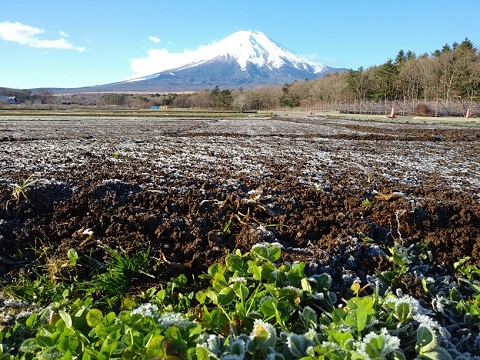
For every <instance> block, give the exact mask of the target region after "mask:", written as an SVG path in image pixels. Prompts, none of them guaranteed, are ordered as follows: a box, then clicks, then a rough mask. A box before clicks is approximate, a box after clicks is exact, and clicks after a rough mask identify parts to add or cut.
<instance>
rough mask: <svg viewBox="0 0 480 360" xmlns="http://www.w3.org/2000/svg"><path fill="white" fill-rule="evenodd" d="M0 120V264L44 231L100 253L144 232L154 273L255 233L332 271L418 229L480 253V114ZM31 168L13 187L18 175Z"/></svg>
mask: <svg viewBox="0 0 480 360" xmlns="http://www.w3.org/2000/svg"><path fill="white" fill-rule="evenodd" d="M3 121H4V122H8V124H9V126H10V127H11V128H13V130H11V133H12V134H11V136H14V137H15V139H16V141H9V142H8V145H7V144H5V147H4V149H3V151H2V152H0V165H1V166H2V167H3V169H4V171H3V172H2V174H1V176H0V205H1V209H0V254H1V255H2V258H1V259H0V276H2V277H9V276H15V274H16V273H17V272H18V271H19V270H20V269H21V268H23V267H25V266H28V264H29V263H31V262H32V261H34V260H35V257H36V256H37V255H36V253H35V251H33V250H32V249H33V248H34V247H35V245H36V243H37V241H39V240H41V241H42V242H43V243H48V244H51V245H52V247H51V250H50V254H49V256H50V257H51V258H65V257H66V253H67V251H68V249H70V248H75V249H77V251H78V252H79V253H80V254H88V255H90V256H97V257H98V258H103V257H104V256H105V253H104V249H103V247H102V246H100V244H106V245H108V246H110V247H112V248H116V247H121V248H122V249H124V250H125V251H128V252H134V251H139V250H141V249H146V248H148V247H150V248H151V250H152V253H153V255H154V257H155V258H156V259H158V261H159V266H158V267H157V270H156V273H155V274H154V275H155V276H156V277H157V279H158V280H161V279H166V280H167V279H169V278H170V277H171V276H175V275H177V274H179V273H180V272H189V273H192V274H197V275H198V274H200V273H202V272H205V271H206V270H207V268H208V267H209V266H210V265H212V264H213V263H216V262H219V261H221V260H222V259H223V258H224V257H225V255H226V254H227V253H229V252H232V251H234V250H235V249H240V250H242V251H249V250H250V249H251V247H252V246H253V245H254V244H255V243H258V242H262V241H267V242H278V243H280V244H281V245H282V246H283V260H287V261H305V262H306V263H307V264H308V271H310V272H321V271H322V272H323V271H326V272H328V273H330V274H331V275H332V277H333V280H334V285H335V284H336V285H335V286H343V285H344V284H345V283H351V282H352V281H353V280H354V279H360V280H364V279H365V278H366V276H367V275H368V274H372V273H374V272H375V271H376V270H378V269H381V268H382V267H385V262H386V260H385V255H386V253H387V252H388V247H390V246H392V245H393V244H394V242H401V243H402V244H404V245H406V246H408V245H410V244H414V243H423V242H425V241H427V242H428V244H429V249H430V250H431V251H432V253H433V258H434V261H435V263H436V264H438V265H441V266H447V265H452V264H453V262H455V261H457V260H458V259H460V258H462V257H465V256H471V257H472V258H473V259H474V260H475V261H476V264H477V265H480V201H479V199H480V196H479V178H480V177H479V172H478V171H479V170H478V163H480V161H479V160H480V159H479V154H478V151H477V149H478V140H479V138H478V137H477V136H476V135H477V134H478V129H475V128H466V129H456V128H449V127H432V126H421V125H415V126H412V125H401V124H395V125H392V124H373V123H372V124H370V123H369V124H364V123H356V122H347V121H339V120H336V121H327V120H324V119H312V118H308V119H307V118H305V119H302V118H296V119H294V120H293V119H238V120H224V119H216V120H176V121H173V120H169V121H167V120H157V121H152V120H151V119H148V120H142V119H116V120H111V119H110V120H108V119H83V120H78V119H77V120H75V121H74V122H68V121H65V122H63V123H61V124H60V123H58V122H55V121H53V120H51V122H48V121H44V122H43V123H42V125H43V127H42V128H39V127H38V123H37V122H36V121H32V123H31V124H29V123H28V122H26V123H25V121H23V122H21V123H20V122H15V120H14V119H13V120H3ZM29 126H30V127H29ZM52 127H54V128H57V129H61V130H62V131H57V132H55V131H50V130H52ZM29 129H36V131H35V132H31V131H30V130H29ZM127 130H128V132H127ZM52 134H58V135H57V136H53V135H52ZM80 134H81V135H80ZM0 138H2V136H0ZM32 177H33V178H34V179H36V180H37V181H36V182H34V183H33V184H31V185H30V186H28V187H26V188H25V189H24V196H22V197H20V198H18V199H13V198H12V189H13V186H14V185H13V184H17V185H18V184H22V183H23V182H24V181H25V179H28V178H32ZM366 240H368V241H366Z"/></svg>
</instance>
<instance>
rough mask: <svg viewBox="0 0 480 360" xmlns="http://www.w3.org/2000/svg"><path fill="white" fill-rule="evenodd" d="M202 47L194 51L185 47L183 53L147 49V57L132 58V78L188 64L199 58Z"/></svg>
mask: <svg viewBox="0 0 480 360" xmlns="http://www.w3.org/2000/svg"><path fill="white" fill-rule="evenodd" d="M200 49H201V48H200ZM200 49H198V50H194V51H191V50H187V49H185V50H184V51H183V52H182V53H171V52H169V51H168V50H167V49H150V50H148V51H147V57H143V58H135V59H132V60H131V64H130V68H131V69H132V71H133V72H134V73H135V75H133V76H132V77H131V79H134V78H138V77H142V76H147V75H152V74H155V73H158V72H161V71H164V70H169V69H175V68H178V67H181V66H184V65H187V64H189V63H191V62H193V61H194V60H195V59H196V58H198V54H199V53H198V51H199V50H200Z"/></svg>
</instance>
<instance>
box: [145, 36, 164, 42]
mask: <svg viewBox="0 0 480 360" xmlns="http://www.w3.org/2000/svg"><path fill="white" fill-rule="evenodd" d="M148 38H149V39H150V41H151V42H154V43H159V42H160V41H162V40H160V39H159V38H158V37H156V36H149V37H148Z"/></svg>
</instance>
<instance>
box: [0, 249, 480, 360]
mask: <svg viewBox="0 0 480 360" xmlns="http://www.w3.org/2000/svg"><path fill="white" fill-rule="evenodd" d="M112 251H113V250H112ZM281 251H282V248H281V246H280V245H279V244H269V243H262V244H257V245H255V246H254V247H253V248H252V249H251V251H250V252H249V253H246V254H242V253H241V252H240V251H236V252H235V253H232V254H230V255H228V256H227V257H226V259H225V261H224V263H217V264H215V265H213V266H211V267H210V268H209V270H208V272H207V273H206V274H203V275H201V276H200V278H201V279H202V281H205V282H206V283H207V284H208V285H207V286H206V287H204V288H202V289H200V290H197V291H190V292H188V291H187V292H183V291H184V290H185V289H187V287H186V285H187V278H186V277H185V275H180V276H179V277H177V278H175V279H172V280H171V282H169V283H167V284H166V285H164V286H160V287H159V288H151V289H148V290H146V291H144V292H143V293H141V294H136V295H135V296H128V295H124V296H123V297H122V305H121V307H120V308H119V309H118V310H117V311H113V310H112V308H111V307H109V305H102V304H105V302H103V301H102V302H96V301H95V299H94V297H93V295H92V294H90V293H83V294H84V295H83V296H79V294H80V295H81V294H82V292H79V291H73V290H72V291H71V292H67V293H65V291H64V297H63V300H62V301H52V303H51V304H49V305H48V306H46V307H43V308H34V310H32V311H29V312H22V313H18V314H16V315H15V324H14V325H12V326H8V327H5V328H4V329H2V330H1V332H0V359H184V358H185V359H201V360H203V359H304V360H307V359H414V358H415V359H475V358H478V356H479V355H480V336H479V325H480V321H479V320H480V286H479V284H478V274H479V273H480V272H479V270H478V269H477V268H475V267H473V266H471V265H468V259H462V260H461V261H459V262H458V263H457V264H456V268H455V269H454V270H455V273H450V274H447V272H446V271H445V269H440V268H438V267H435V266H433V265H430V263H429V257H428V251H427V250H426V248H425V247H411V248H403V247H401V246H400V245H397V246H395V247H394V248H392V249H391V253H392V256H391V257H389V259H390V262H391V268H390V269H388V270H387V271H384V272H382V273H379V274H377V275H376V276H373V277H372V278H371V282H370V283H369V284H365V285H363V286H362V285H361V284H359V283H353V285H352V287H351V296H350V297H349V298H348V299H340V298H338V296H337V295H336V294H334V293H333V292H331V291H330V286H331V282H332V279H331V278H330V276H329V275H327V274H313V275H308V274H306V270H305V269H306V264H304V263H301V262H295V263H288V262H284V263H281V264H280V263H277V262H278V261H279V260H280V258H281ZM70 255H71V254H70ZM110 255H111V257H112V258H113V259H114V261H116V262H117V263H118V262H121V263H122V264H125V266H124V267H125V269H127V270H128V271H125V272H126V273H127V274H129V271H133V270H132V269H138V268H139V267H141V266H143V265H144V264H145V263H146V258H142V257H141V256H140V257H138V256H137V257H138V258H136V259H137V263H135V264H133V265H131V266H130V265H129V264H131V262H129V261H127V259H126V258H124V254H114V253H113V252H112V253H111V254H110ZM127 265H128V266H127ZM134 265H135V266H134ZM114 274H115V273H112V270H111V269H110V270H109V272H107V273H106V275H105V276H104V277H102V279H105V277H106V276H113V275H114ZM115 278H116V279H118V277H115ZM97 279H98V277H97ZM405 279H416V280H415V281H418V283H419V284H421V285H422V289H423V291H424V292H425V294H427V295H428V298H430V299H431V302H430V303H429V302H427V301H425V299H424V298H422V299H416V298H414V297H412V296H411V295H407V294H404V292H403V291H402V290H401V289H400V287H398V286H397V285H398V284H399V283H401V282H402V281H403V280H405ZM125 281H130V278H127V279H126V280H125ZM118 286H120V285H118ZM80 288H81V287H80ZM120 293H122V294H123V293H124V289H122V291H121V292H120ZM69 294H76V296H78V298H76V299H75V300H71V301H65V299H67V300H68V296H69ZM116 296H117V295H116Z"/></svg>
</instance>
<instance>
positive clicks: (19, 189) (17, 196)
mask: <svg viewBox="0 0 480 360" xmlns="http://www.w3.org/2000/svg"><path fill="white" fill-rule="evenodd" d="M37 181H38V180H32V176H29V177H28V179H27V180H25V181H24V182H23V183H21V184H12V185H10V186H11V188H12V199H13V200H15V201H20V200H21V199H22V198H23V199H28V198H27V194H26V191H27V189H28V188H29V187H30V186H32V185H33V184H35V183H36V182H37Z"/></svg>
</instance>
